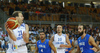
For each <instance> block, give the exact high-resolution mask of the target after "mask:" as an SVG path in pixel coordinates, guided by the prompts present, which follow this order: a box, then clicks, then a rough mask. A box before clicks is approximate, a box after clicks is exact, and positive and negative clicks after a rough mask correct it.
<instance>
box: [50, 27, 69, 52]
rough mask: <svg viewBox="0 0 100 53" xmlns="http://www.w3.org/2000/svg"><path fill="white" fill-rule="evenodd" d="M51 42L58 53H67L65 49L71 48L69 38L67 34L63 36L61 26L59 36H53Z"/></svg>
mask: <svg viewBox="0 0 100 53" xmlns="http://www.w3.org/2000/svg"><path fill="white" fill-rule="evenodd" d="M51 41H52V42H53V43H54V46H55V47H56V49H57V50H56V51H57V53H65V48H70V47H71V44H70V41H69V38H68V36H66V34H62V26H61V25H58V26H57V34H55V35H54V36H52V38H51ZM66 43H67V44H66Z"/></svg>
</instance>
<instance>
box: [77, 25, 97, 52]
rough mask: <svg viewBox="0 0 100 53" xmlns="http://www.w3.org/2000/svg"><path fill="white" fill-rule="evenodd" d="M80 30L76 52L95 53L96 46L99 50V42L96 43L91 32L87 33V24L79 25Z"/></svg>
mask: <svg viewBox="0 0 100 53" xmlns="http://www.w3.org/2000/svg"><path fill="white" fill-rule="evenodd" d="M78 32H79V36H80V37H79V38H78V40H77V41H78V47H77V52H76V53H80V52H81V53H94V51H95V50H94V48H93V47H95V48H96V49H97V50H99V48H98V46H97V44H96V43H95V41H94V39H93V37H92V36H91V35H89V34H86V26H85V25H79V26H78ZM93 50H94V51H93Z"/></svg>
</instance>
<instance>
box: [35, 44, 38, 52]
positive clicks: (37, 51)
mask: <svg viewBox="0 0 100 53" xmlns="http://www.w3.org/2000/svg"><path fill="white" fill-rule="evenodd" d="M35 53H38V47H37V43H36V50H35Z"/></svg>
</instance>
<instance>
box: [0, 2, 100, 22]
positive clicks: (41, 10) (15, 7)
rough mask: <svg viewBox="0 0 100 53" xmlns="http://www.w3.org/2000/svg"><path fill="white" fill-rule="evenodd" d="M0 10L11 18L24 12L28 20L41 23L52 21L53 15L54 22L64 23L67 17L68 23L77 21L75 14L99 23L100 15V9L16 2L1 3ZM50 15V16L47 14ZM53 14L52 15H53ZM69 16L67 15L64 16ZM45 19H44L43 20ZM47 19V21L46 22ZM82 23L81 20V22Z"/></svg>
mask: <svg viewBox="0 0 100 53" xmlns="http://www.w3.org/2000/svg"><path fill="white" fill-rule="evenodd" d="M0 8H1V9H2V10H3V11H5V12H6V13H7V14H8V15H9V16H11V15H12V13H13V12H14V11H19V10H20V11H23V14H24V17H25V19H26V20H37V15H38V19H39V18H40V19H39V20H40V21H41V19H42V21H52V16H51V15H52V14H53V13H54V14H57V15H54V16H53V17H54V21H64V20H65V18H66V17H67V20H68V21H75V22H77V18H78V17H76V20H75V19H74V18H73V17H75V16H72V15H73V14H82V15H83V14H84V15H90V16H92V18H93V19H96V20H97V21H99V20H100V19H99V17H100V16H99V14H100V9H99V8H90V7H77V6H65V7H62V6H60V5H46V4H41V3H38V4H36V3H30V4H27V3H23V2H16V3H5V2H0ZM46 13H49V14H46ZM51 13H52V14H51ZM64 14H67V15H64ZM44 17H46V18H44ZM43 18H44V19H43ZM45 19H46V20H45ZM79 21H81V19H80V20H79Z"/></svg>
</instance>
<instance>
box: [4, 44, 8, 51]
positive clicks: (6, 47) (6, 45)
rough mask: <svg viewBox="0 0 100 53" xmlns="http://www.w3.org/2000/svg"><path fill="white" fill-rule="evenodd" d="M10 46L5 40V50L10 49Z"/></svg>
mask: <svg viewBox="0 0 100 53" xmlns="http://www.w3.org/2000/svg"><path fill="white" fill-rule="evenodd" d="M8 47H9V46H8V43H7V42H5V44H4V49H5V50H7V49H8Z"/></svg>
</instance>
